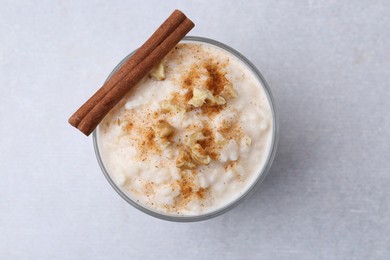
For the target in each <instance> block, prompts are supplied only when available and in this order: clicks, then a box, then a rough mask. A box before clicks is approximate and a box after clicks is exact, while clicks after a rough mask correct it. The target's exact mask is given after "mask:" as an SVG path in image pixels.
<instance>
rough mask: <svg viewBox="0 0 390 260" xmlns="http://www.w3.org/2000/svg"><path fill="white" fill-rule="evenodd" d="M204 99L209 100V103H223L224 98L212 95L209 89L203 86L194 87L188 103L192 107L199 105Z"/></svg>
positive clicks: (224, 102) (204, 101) (224, 101)
mask: <svg viewBox="0 0 390 260" xmlns="http://www.w3.org/2000/svg"><path fill="white" fill-rule="evenodd" d="M206 100H208V101H209V102H210V104H211V105H224V104H226V100H225V99H224V98H223V97H221V96H213V94H212V93H211V91H210V90H208V89H204V88H194V90H193V92H192V98H191V99H190V101H188V104H190V105H192V106H194V107H201V106H202V105H203V104H204V103H206Z"/></svg>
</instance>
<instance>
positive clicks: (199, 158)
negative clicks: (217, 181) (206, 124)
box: [189, 132, 211, 164]
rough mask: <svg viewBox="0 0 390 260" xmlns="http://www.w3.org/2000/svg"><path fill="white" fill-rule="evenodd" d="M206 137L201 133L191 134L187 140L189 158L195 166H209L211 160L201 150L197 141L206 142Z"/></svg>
mask: <svg viewBox="0 0 390 260" xmlns="http://www.w3.org/2000/svg"><path fill="white" fill-rule="evenodd" d="M206 139H207V137H205V136H204V135H203V133H202V132H196V133H193V134H192V135H191V136H190V139H189V145H190V150H191V157H192V159H193V160H194V162H196V163H197V164H209V163H210V161H211V159H210V156H208V155H207V154H206V152H205V150H204V149H203V148H202V146H201V145H200V144H198V141H203V140H206Z"/></svg>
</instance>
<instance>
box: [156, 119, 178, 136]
mask: <svg viewBox="0 0 390 260" xmlns="http://www.w3.org/2000/svg"><path fill="white" fill-rule="evenodd" d="M174 130H175V128H173V126H171V125H170V124H168V123H167V122H166V121H164V120H158V122H157V124H156V126H155V131H156V133H157V135H158V136H159V137H160V138H165V137H169V136H171V135H172V134H173V132H174Z"/></svg>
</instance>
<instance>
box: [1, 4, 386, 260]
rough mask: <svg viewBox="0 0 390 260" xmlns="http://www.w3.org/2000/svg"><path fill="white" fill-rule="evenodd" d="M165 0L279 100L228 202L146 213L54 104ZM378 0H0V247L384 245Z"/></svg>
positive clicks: (93, 255) (330, 248)
mask: <svg viewBox="0 0 390 260" xmlns="http://www.w3.org/2000/svg"><path fill="white" fill-rule="evenodd" d="M175 8H179V9H182V10H183V11H184V12H185V13H186V14H187V15H188V16H189V17H190V18H191V19H192V20H194V21H195V23H196V28H195V29H194V30H193V31H192V32H191V35H199V36H204V37H210V38H214V39H216V40H219V41H222V42H224V43H226V44H229V45H231V46H232V47H233V48H236V49H237V50H238V51H240V52H242V53H243V54H244V55H246V56H247V57H248V58H249V59H250V60H252V61H253V62H254V64H256V66H258V68H259V69H260V70H261V71H262V73H263V75H264V76H265V78H266V79H267V80H268V83H269V85H270V86H271V89H272V91H273V93H274V96H275V100H276V104H277V107H278V110H279V113H280V143H279V150H278V153H277V156H276V159H275V162H274V165H273V167H272V169H271V172H270V174H269V176H268V178H267V179H266V181H265V182H264V183H263V185H262V186H261V189H259V190H258V191H257V192H256V193H255V194H254V196H252V197H251V198H249V199H248V200H247V201H245V202H244V203H243V204H242V205H240V206H239V207H237V208H235V209H234V210H233V211H231V212H230V213H228V214H226V215H223V216H221V217H218V218H216V219H212V220H209V221H205V222H200V223H191V224H179V223H170V222H165V221H162V220H158V219H154V218H152V217H150V216H147V215H144V214H143V213H141V212H139V211H137V210H136V209H134V208H132V207H131V206H129V205H128V204H126V202H125V201H124V200H123V199H121V198H120V197H119V196H118V195H117V194H116V193H115V192H114V191H113V189H112V188H111V187H110V186H109V184H108V183H107V181H106V180H105V178H104V177H103V175H102V173H101V171H100V169H99V166H98V164H97V162H96V159H95V155H94V151H93V147H92V139H91V138H86V137H85V136H83V135H82V134H81V133H79V132H78V131H76V130H75V129H74V128H72V127H70V126H69V125H68V124H67V119H68V117H69V116H70V115H71V114H72V112H74V110H75V109H76V108H77V107H78V106H79V105H80V104H81V103H82V102H84V101H85V100H86V98H88V97H89V96H90V94H91V93H93V92H94V91H95V90H96V88H97V87H98V86H100V85H101V84H102V83H103V81H104V80H105V78H106V76H107V75H108V73H109V72H110V71H111V70H112V68H113V67H114V66H115V65H116V64H117V63H118V62H119V61H120V60H121V59H122V58H123V57H124V56H125V55H127V54H128V53H129V52H130V51H132V50H133V49H135V48H136V47H137V46H138V45H140V44H141V43H142V42H143V40H145V39H146V38H147V37H148V36H149V35H150V34H151V33H152V32H153V31H154V29H155V28H156V27H157V26H158V25H159V24H160V23H161V22H162V21H163V20H164V19H165V18H166V17H167V16H168V15H169V14H170V13H171V11H172V10H173V9H175ZM389 14H390V1H388V0H382V1H357V0H354V1H352V0H350V1H335V0H306V1H303V0H302V1H290V0H285V1H273V0H269V1H266V0H264V1H226V0H220V1H212V2H211V1H199V0H194V1H143V2H141V1H133V2H132V1H98V0H96V1H75V0H74V1H11V0H9V1H7V0H6V1H4V0H2V1H0V66H1V70H0V88H1V89H0V90H1V92H0V119H1V124H0V141H1V142H0V172H1V173H0V176H1V178H0V259H141V258H142V259H390V15H389Z"/></svg>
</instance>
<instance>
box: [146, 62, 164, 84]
mask: <svg viewBox="0 0 390 260" xmlns="http://www.w3.org/2000/svg"><path fill="white" fill-rule="evenodd" d="M150 76H152V78H154V79H155V80H164V79H165V71H164V64H163V62H162V61H161V62H160V63H159V64H157V65H155V66H154V67H153V69H152V70H151V71H150Z"/></svg>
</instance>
